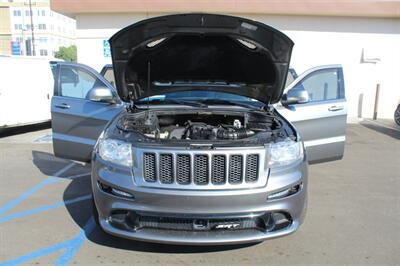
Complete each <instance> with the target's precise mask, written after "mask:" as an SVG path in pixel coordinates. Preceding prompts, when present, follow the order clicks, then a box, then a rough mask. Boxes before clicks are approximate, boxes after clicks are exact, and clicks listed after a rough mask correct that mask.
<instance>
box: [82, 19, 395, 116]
mask: <svg viewBox="0 0 400 266" xmlns="http://www.w3.org/2000/svg"><path fill="white" fill-rule="evenodd" d="M157 15H160V14H152V13H151V14H145V13H140V14H139V13H136V14H126V13H124V14H122V13H121V14H117V13H116V14H78V15H77V16H76V20H77V46H78V61H79V62H81V63H84V64H88V65H90V66H92V67H94V68H95V69H98V70H100V69H101V67H102V66H103V65H104V64H106V63H111V59H110V58H107V57H104V56H103V40H106V39H108V38H109V37H111V36H112V35H113V34H114V33H115V32H117V31H118V30H119V29H121V28H123V27H125V26H127V25H130V24H132V23H134V22H136V21H139V20H141V19H144V18H147V17H152V16H157ZM240 16H243V17H248V18H250V19H255V20H258V21H261V22H264V23H266V24H268V25H271V26H273V27H275V28H277V29H279V30H282V31H283V32H285V33H286V34H287V35H288V36H289V37H290V38H292V40H293V41H294V42H295V47H294V50H293V57H292V61H291V64H292V66H293V67H294V68H295V69H296V71H297V72H298V73H301V72H302V71H304V70H306V69H308V68H310V67H313V66H317V65H323V64H336V63H339V64H342V65H343V68H344V74H345V82H346V97H347V99H348V102H349V117H364V118H371V117H372V115H373V106H374V97H375V88H376V84H377V83H379V84H380V86H381V93H380V101H379V109H378V117H380V118H392V117H393V112H394V110H395V107H396V106H397V104H398V103H399V101H400V49H399V47H400V19H380V18H348V17H317V16H278V15H273V16H271V15H246V14H242V15H240ZM363 51H364V58H366V59H371V58H379V59H380V61H379V62H378V63H377V64H371V63H362V53H363Z"/></svg>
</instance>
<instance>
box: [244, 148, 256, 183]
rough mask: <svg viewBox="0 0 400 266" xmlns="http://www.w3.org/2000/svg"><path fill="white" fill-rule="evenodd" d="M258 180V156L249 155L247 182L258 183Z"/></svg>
mask: <svg viewBox="0 0 400 266" xmlns="http://www.w3.org/2000/svg"><path fill="white" fill-rule="evenodd" d="M257 178H258V155H257V154H250V155H247V160H246V182H256V181H257Z"/></svg>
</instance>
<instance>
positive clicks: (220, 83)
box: [110, 14, 293, 103]
mask: <svg viewBox="0 0 400 266" xmlns="http://www.w3.org/2000/svg"><path fill="white" fill-rule="evenodd" d="M110 45H111V52H112V61H113V67H114V74H115V80H116V87H117V90H118V93H119V95H120V97H121V99H122V100H124V101H129V100H130V99H132V100H138V99H141V98H145V97H148V96H152V95H160V94H165V93H169V92H175V91H185V90H186V91H187V90H212V91H221V92H228V93H234V94H238V95H242V96H247V97H250V98H253V99H257V100H259V101H261V102H264V103H275V102H277V101H279V99H280V97H281V96H282V92H283V89H284V85H285V81H286V75H287V71H288V69H289V62H290V56H291V52H292V47H293V42H292V41H291V40H290V39H289V38H288V37H287V36H286V35H285V34H283V33H282V32H280V31H278V30H276V29H274V28H272V27H269V26H267V25H265V24H262V23H260V22H256V21H252V20H248V19H244V18H240V17H232V16H224V15H213V14H179V15H169V16H162V17H155V18H151V19H147V20H143V21H140V22H138V23H136V24H133V25H131V26H128V27H126V28H124V29H122V30H121V31H119V32H117V33H116V34H115V35H114V36H112V37H111V39H110Z"/></svg>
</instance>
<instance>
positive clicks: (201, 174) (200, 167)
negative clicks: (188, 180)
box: [194, 155, 208, 185]
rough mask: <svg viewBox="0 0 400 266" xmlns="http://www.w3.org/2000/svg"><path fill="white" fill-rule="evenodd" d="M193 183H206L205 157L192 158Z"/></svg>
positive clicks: (206, 167)
mask: <svg viewBox="0 0 400 266" xmlns="http://www.w3.org/2000/svg"><path fill="white" fill-rule="evenodd" d="M194 183H195V184H197V185H206V184H207V183H208V158H207V155H195V156H194Z"/></svg>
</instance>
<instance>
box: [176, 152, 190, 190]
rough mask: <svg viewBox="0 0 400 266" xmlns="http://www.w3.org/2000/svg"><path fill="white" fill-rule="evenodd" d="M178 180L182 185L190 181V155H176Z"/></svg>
mask: <svg viewBox="0 0 400 266" xmlns="http://www.w3.org/2000/svg"><path fill="white" fill-rule="evenodd" d="M176 181H177V182H178V184H182V185H185V184H189V183H190V155H184V154H178V155H177V156H176Z"/></svg>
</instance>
